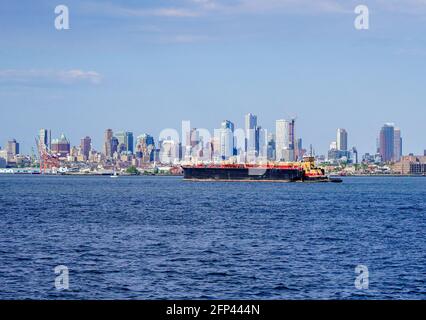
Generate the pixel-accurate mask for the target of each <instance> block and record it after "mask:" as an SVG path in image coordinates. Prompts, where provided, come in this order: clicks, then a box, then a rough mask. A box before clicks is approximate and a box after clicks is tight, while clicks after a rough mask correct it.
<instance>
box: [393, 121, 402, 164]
mask: <svg viewBox="0 0 426 320" xmlns="http://www.w3.org/2000/svg"><path fill="white" fill-rule="evenodd" d="M401 157H402V137H401V129H399V128H395V129H394V140H393V161H396V162H398V161H399V160H401Z"/></svg>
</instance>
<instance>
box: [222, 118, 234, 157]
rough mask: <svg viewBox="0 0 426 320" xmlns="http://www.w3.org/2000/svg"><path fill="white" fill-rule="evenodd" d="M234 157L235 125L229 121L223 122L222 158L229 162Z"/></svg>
mask: <svg viewBox="0 0 426 320" xmlns="http://www.w3.org/2000/svg"><path fill="white" fill-rule="evenodd" d="M233 155H234V124H233V123H232V122H231V121H229V120H224V121H222V124H221V128H220V157H221V159H222V160H227V159H229V158H230V157H232V156H233Z"/></svg>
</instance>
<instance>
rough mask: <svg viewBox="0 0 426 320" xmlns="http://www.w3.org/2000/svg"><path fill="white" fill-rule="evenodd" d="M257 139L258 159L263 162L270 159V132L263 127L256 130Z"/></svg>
mask: <svg viewBox="0 0 426 320" xmlns="http://www.w3.org/2000/svg"><path fill="white" fill-rule="evenodd" d="M256 133H257V134H256V139H257V150H258V152H257V153H258V154H257V156H258V158H259V160H261V161H265V160H267V159H268V136H267V134H268V132H267V130H266V129H263V128H262V127H257V129H256Z"/></svg>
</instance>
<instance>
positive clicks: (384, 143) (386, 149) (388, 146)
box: [379, 123, 395, 162]
mask: <svg viewBox="0 0 426 320" xmlns="http://www.w3.org/2000/svg"><path fill="white" fill-rule="evenodd" d="M379 141H380V155H381V157H382V161H383V162H390V161H392V160H393V159H394V146H395V144H394V142H395V130H394V124H392V123H386V124H385V125H384V126H383V127H382V128H381V130H380V136H379Z"/></svg>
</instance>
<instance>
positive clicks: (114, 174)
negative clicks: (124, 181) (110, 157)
mask: <svg viewBox="0 0 426 320" xmlns="http://www.w3.org/2000/svg"><path fill="white" fill-rule="evenodd" d="M110 178H118V174H117V172H116V171H115V169H114V173H113V174H112V175H110Z"/></svg>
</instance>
